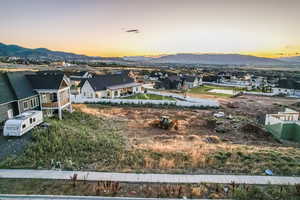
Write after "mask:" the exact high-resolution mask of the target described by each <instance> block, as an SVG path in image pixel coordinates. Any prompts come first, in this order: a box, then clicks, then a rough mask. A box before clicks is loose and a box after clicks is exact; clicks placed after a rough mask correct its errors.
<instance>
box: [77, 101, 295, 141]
mask: <svg viewBox="0 0 300 200" xmlns="http://www.w3.org/2000/svg"><path fill="white" fill-rule="evenodd" d="M220 102H221V105H222V107H221V108H220V109H219V110H197V109H195V110H191V109H158V108H136V107H135V108H134V107H115V106H113V107H110V106H109V107H107V106H101V105H83V104H81V105H74V107H75V109H78V110H80V111H83V112H86V113H89V114H93V115H96V116H100V117H106V118H110V119H112V120H120V121H124V122H126V123H125V124H126V126H125V127H124V130H123V133H124V135H126V136H128V138H129V139H130V141H131V144H134V145H147V144H151V145H152V144H153V142H156V143H157V142H158V141H162V140H163V141H164V142H166V141H167V142H168V143H170V142H171V141H174V140H176V141H178V140H186V139H187V140H188V142H189V143H190V141H191V140H192V141H193V140H197V141H199V140H201V141H208V140H210V139H207V138H209V137H215V138H217V140H218V142H222V141H223V142H227V143H234V144H256V145H259V144H265V145H266V144H267V145H279V144H278V142H276V141H274V140H273V139H272V137H269V136H268V134H266V133H264V132H263V131H258V130H253V131H251V130H248V131H243V130H244V129H243V127H244V126H245V125H248V124H254V125H255V124H256V123H257V122H260V121H261V122H263V119H264V116H265V114H267V113H275V112H277V111H279V110H281V109H283V107H284V106H288V105H292V104H294V103H295V102H297V101H296V100H295V99H286V98H269V97H255V96H241V97H237V98H224V99H222V101H220ZM272 102H276V103H272ZM232 105H233V106H232ZM219 111H223V112H225V114H226V116H227V117H225V118H220V119H216V118H213V114H214V113H216V112H219ZM160 116H169V117H171V119H174V120H178V123H179V126H178V130H175V129H171V130H163V129H159V128H156V127H153V126H151V122H153V121H154V120H157V119H159V118H160ZM228 116H230V118H229V117H228ZM213 121H215V123H214V122H213ZM225 133H226V134H225ZM258 138H259V140H258Z"/></svg>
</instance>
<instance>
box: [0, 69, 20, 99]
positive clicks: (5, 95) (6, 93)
mask: <svg viewBox="0 0 300 200" xmlns="http://www.w3.org/2000/svg"><path fill="white" fill-rule="evenodd" d="M0 94H1V95H0V104H3V103H7V102H11V101H15V100H16V96H15V94H14V91H13V89H12V87H11V85H10V83H9V81H8V78H7V75H6V74H5V73H0Z"/></svg>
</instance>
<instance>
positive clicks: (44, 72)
mask: <svg viewBox="0 0 300 200" xmlns="http://www.w3.org/2000/svg"><path fill="white" fill-rule="evenodd" d="M36 73H37V74H39V75H59V74H64V72H63V71H60V70H43V71H38V72H36Z"/></svg>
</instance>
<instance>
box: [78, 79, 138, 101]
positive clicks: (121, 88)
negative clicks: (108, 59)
mask: <svg viewBox="0 0 300 200" xmlns="http://www.w3.org/2000/svg"><path fill="white" fill-rule="evenodd" d="M79 87H80V95H81V96H82V97H84V98H112V99H113V98H115V97H122V96H128V95H132V94H135V93H140V92H141V91H142V84H141V83H136V82H135V81H134V79H133V78H130V77H129V76H128V75H127V74H108V75H95V76H94V77H92V78H87V79H84V80H82V81H81V83H80V84H79Z"/></svg>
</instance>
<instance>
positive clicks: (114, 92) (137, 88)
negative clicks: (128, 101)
mask: <svg viewBox="0 0 300 200" xmlns="http://www.w3.org/2000/svg"><path fill="white" fill-rule="evenodd" d="M107 89H108V91H107V97H108V98H111V99H113V98H115V97H118V98H119V97H127V96H131V95H133V94H136V93H140V92H142V84H140V83H129V84H123V85H117V86H113V87H108V88H107Z"/></svg>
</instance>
